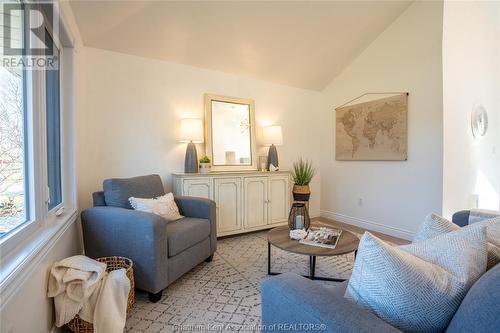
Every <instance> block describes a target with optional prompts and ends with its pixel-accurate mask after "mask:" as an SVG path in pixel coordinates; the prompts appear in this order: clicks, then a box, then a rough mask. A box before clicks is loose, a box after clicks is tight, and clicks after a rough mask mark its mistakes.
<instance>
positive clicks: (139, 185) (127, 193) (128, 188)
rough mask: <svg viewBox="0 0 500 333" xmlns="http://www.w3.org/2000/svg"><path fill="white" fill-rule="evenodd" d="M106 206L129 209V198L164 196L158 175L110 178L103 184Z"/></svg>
mask: <svg viewBox="0 0 500 333" xmlns="http://www.w3.org/2000/svg"><path fill="white" fill-rule="evenodd" d="M103 188H104V200H105V201H106V206H113V207H121V208H128V209H131V208H132V206H131V205H130V202H129V201H128V198H130V197H136V198H156V197H159V196H162V195H164V194H165V190H164V189H163V184H162V182H161V178H160V176H158V175H149V176H140V177H133V178H111V179H106V180H105V181H104V182H103Z"/></svg>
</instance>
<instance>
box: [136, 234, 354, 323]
mask: <svg viewBox="0 0 500 333" xmlns="http://www.w3.org/2000/svg"><path fill="white" fill-rule="evenodd" d="M266 236H267V232H258V233H252V234H246V235H242V236H236V237H231V238H224V239H220V240H219V241H218V249H217V252H216V253H215V256H214V260H213V261H212V262H210V263H205V262H204V263H202V264H200V265H199V266H197V267H196V268H194V269H193V270H192V271H190V272H189V273H187V274H185V275H184V276H183V277H181V278H180V279H179V280H177V281H176V282H174V283H173V284H172V285H170V286H169V287H168V289H167V290H165V291H164V293H163V298H162V299H161V300H160V301H159V302H158V303H150V302H149V301H148V298H147V294H146V293H142V292H138V293H137V294H136V305H135V307H134V309H133V310H132V311H131V313H130V314H129V317H128V319H127V325H126V331H127V332H148V333H149V332H151V333H154V332H200V331H201V332H202V331H218V332H258V331H259V329H258V325H259V324H260V315H261V313H260V311H261V308H260V282H261V280H262V279H264V278H266V277H267V238H266ZM353 261H354V255H353V254H348V255H344V256H336V257H318V258H317V262H316V275H317V276H328V277H338V278H349V276H350V274H351V270H352V264H353ZM308 265H309V258H308V257H307V256H302V255H296V254H291V253H288V252H285V251H282V250H279V249H277V248H276V247H272V270H273V271H276V272H294V273H297V274H308V271H309V266H308ZM317 283H321V284H322V285H325V286H326V287H334V286H335V285H336V284H337V283H335V282H327V281H317Z"/></svg>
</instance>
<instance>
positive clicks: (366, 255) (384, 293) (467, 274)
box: [346, 227, 487, 333]
mask: <svg viewBox="0 0 500 333" xmlns="http://www.w3.org/2000/svg"><path fill="white" fill-rule="evenodd" d="M486 243H487V242H486V230H485V227H483V228H476V229H460V230H457V231H454V232H451V233H447V234H443V235H440V236H437V237H436V238H433V239H430V240H425V241H420V242H417V243H414V244H410V245H405V246H400V247H396V246H392V245H390V244H387V243H385V242H384V241H382V240H381V239H379V238H377V237H375V236H373V235H371V234H370V233H365V234H364V235H363V237H362V239H361V242H360V244H359V249H358V255H357V257H356V261H355V263H354V268H353V272H352V276H351V279H350V280H349V284H348V287H347V291H346V297H347V298H349V299H351V300H353V301H354V302H355V303H357V304H358V305H360V306H361V307H363V308H365V309H367V310H369V311H371V312H373V313H374V314H376V315H377V316H379V317H380V318H382V319H383V320H385V321H386V322H388V323H389V324H391V325H393V326H395V327H396V328H398V329H400V330H402V331H404V332H429V333H430V332H442V331H444V330H445V329H446V327H447V326H448V324H449V322H450V320H451V319H452V317H453V315H454V314H455V311H456V310H457V309H458V307H459V305H460V303H461V302H462V300H463V298H464V297H465V295H466V293H467V291H468V290H469V288H470V287H471V286H472V284H474V282H476V280H477V279H478V278H479V277H480V276H481V275H482V274H483V273H484V272H485V270H486V257H487V254H486Z"/></svg>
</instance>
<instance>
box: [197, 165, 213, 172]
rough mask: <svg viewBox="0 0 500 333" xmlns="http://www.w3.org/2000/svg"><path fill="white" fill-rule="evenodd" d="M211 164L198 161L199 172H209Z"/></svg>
mask: <svg viewBox="0 0 500 333" xmlns="http://www.w3.org/2000/svg"><path fill="white" fill-rule="evenodd" d="M210 168H211V165H210V163H200V171H199V172H200V173H209V172H210Z"/></svg>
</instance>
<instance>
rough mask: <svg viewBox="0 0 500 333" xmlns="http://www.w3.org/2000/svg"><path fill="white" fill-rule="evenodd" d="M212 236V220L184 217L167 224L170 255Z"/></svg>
mask: <svg viewBox="0 0 500 333" xmlns="http://www.w3.org/2000/svg"><path fill="white" fill-rule="evenodd" d="M209 236H210V221H209V220H207V219H197V218H193V217H184V218H182V219H180V220H177V221H172V222H169V223H168V224H167V242H168V256H169V257H173V256H175V255H177V254H179V253H181V252H182V251H184V250H185V249H187V248H190V247H191V246H193V245H195V244H197V243H199V242H201V241H202V240H204V239H205V238H207V237H209Z"/></svg>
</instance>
